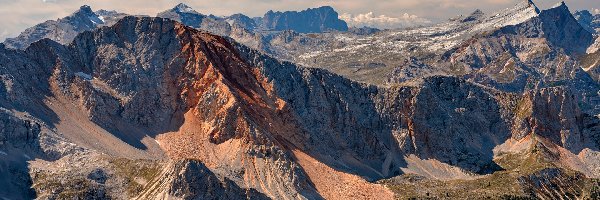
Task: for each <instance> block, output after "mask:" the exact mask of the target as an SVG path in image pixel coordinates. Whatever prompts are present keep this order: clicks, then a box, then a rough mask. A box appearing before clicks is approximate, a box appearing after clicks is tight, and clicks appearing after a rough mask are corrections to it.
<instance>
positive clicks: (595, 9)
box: [592, 8, 600, 15]
mask: <svg viewBox="0 0 600 200" xmlns="http://www.w3.org/2000/svg"><path fill="white" fill-rule="evenodd" d="M592 14H594V15H598V14H600V9H597V8H592Z"/></svg>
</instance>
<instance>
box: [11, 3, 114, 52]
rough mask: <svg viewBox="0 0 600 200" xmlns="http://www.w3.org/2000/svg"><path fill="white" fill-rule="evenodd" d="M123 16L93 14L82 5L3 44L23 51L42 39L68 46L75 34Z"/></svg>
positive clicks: (108, 13) (88, 8)
mask: <svg viewBox="0 0 600 200" xmlns="http://www.w3.org/2000/svg"><path fill="white" fill-rule="evenodd" d="M124 16H126V14H123V13H118V12H116V11H106V10H99V11H97V12H93V11H92V9H91V8H90V7H89V6H87V5H84V6H81V7H80V8H79V10H77V11H76V12H75V13H73V14H72V15H70V16H67V17H65V18H61V19H58V20H48V21H46V22H44V23H41V24H38V25H36V26H33V27H31V28H28V29H27V30H25V31H23V32H22V33H21V34H20V35H19V36H17V37H15V38H8V39H6V40H5V41H4V44H5V45H6V46H7V47H9V48H16V49H25V48H26V47H27V46H29V45H30V44H31V43H33V42H36V41H38V40H41V39H43V38H49V39H52V40H54V41H57V42H59V43H62V44H68V43H70V42H71V41H72V40H73V38H75V36H77V34H79V33H81V32H83V31H89V30H94V29H96V28H98V27H102V26H110V25H112V24H114V23H116V22H117V21H118V20H119V19H121V18H123V17H124Z"/></svg>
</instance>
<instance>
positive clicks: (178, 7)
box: [172, 3, 197, 13]
mask: <svg viewBox="0 0 600 200" xmlns="http://www.w3.org/2000/svg"><path fill="white" fill-rule="evenodd" d="M172 10H173V11H175V12H180V13H185V12H187V13H197V12H196V11H195V10H194V9H193V8H192V7H190V6H188V5H187V4H184V3H179V4H177V5H176V6H175V7H173V9H172Z"/></svg>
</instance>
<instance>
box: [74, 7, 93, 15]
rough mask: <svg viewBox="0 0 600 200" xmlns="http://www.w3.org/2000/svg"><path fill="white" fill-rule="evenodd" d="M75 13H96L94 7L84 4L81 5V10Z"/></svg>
mask: <svg viewBox="0 0 600 200" xmlns="http://www.w3.org/2000/svg"><path fill="white" fill-rule="evenodd" d="M75 13H82V14H87V15H94V11H92V8H91V7H90V6H88V5H83V6H81V7H79V10H77V12H75Z"/></svg>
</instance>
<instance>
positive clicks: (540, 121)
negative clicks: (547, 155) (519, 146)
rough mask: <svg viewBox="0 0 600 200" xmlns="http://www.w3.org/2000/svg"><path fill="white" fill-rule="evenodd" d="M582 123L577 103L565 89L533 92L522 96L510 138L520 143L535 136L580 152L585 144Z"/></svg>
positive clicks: (581, 115)
mask: <svg viewBox="0 0 600 200" xmlns="http://www.w3.org/2000/svg"><path fill="white" fill-rule="evenodd" d="M583 120H584V115H583V114H582V113H581V111H580V110H579V106H578V105H577V99H576V97H575V95H574V94H572V93H571V92H570V91H569V90H568V89H566V88H561V87H554V88H544V89H540V90H532V91H528V92H527V93H525V94H524V96H523V98H522V99H521V100H520V101H519V103H518V105H517V108H516V113H515V124H514V127H513V137H514V138H515V139H522V138H524V137H525V136H527V135H529V134H534V135H536V136H540V137H543V138H546V139H549V140H550V141H552V142H553V143H555V144H558V145H561V146H563V147H565V148H567V149H569V150H572V151H575V152H579V151H581V150H582V149H583V145H585V144H586V143H585V141H584V139H585V138H584V137H583V134H582V131H583V129H584V121H583Z"/></svg>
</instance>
